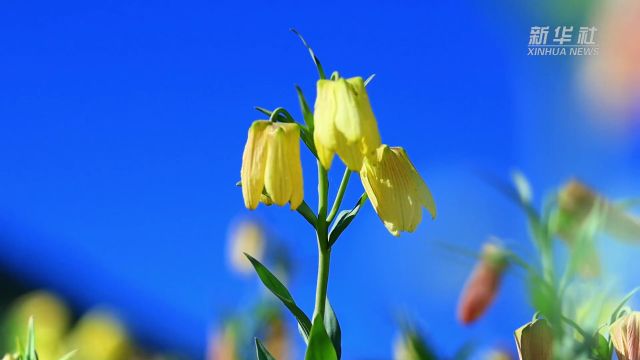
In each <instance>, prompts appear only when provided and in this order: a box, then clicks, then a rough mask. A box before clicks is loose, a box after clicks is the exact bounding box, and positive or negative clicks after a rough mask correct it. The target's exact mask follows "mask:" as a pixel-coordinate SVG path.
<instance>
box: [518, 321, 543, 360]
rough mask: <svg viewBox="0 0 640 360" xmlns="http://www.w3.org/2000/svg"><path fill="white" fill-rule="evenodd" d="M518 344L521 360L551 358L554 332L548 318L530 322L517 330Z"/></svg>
mask: <svg viewBox="0 0 640 360" xmlns="http://www.w3.org/2000/svg"><path fill="white" fill-rule="evenodd" d="M514 336H515V339H516V345H517V346H518V355H519V357H520V360H551V358H552V357H553V334H552V332H551V327H550V326H549V324H548V323H547V321H546V320H543V319H540V320H535V321H533V322H530V323H528V324H526V325H524V326H523V327H521V328H519V329H518V330H516V332H515V334H514Z"/></svg>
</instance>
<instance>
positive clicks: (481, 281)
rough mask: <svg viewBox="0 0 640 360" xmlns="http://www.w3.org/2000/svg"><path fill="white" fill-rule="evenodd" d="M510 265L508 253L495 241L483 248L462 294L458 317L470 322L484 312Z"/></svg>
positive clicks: (464, 321)
mask: <svg viewBox="0 0 640 360" xmlns="http://www.w3.org/2000/svg"><path fill="white" fill-rule="evenodd" d="M507 265H508V262H507V258H506V253H505V251H504V250H503V249H502V248H501V247H500V246H499V245H496V244H494V243H487V244H485V245H484V247H483V249H482V254H481V257H480V261H479V262H478V264H477V265H476V267H475V268H474V269H473V272H472V273H471V276H470V277H469V280H468V281H467V284H466V285H465V287H464V290H463V291H462V295H461V296H460V303H459V305H458V319H459V320H460V322H462V323H463V324H470V323H472V322H474V321H475V320H477V319H478V318H479V317H480V316H482V314H484V313H485V312H486V311H487V309H488V308H489V306H490V305H491V303H493V299H494V298H495V296H496V294H497V293H498V289H499V288H500V282H501V281H502V274H503V273H504V270H505V268H506V266H507Z"/></svg>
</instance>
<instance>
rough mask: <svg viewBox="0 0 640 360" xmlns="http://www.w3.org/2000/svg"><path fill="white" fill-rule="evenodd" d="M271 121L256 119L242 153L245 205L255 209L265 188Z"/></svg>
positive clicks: (241, 172) (242, 180) (242, 181)
mask: <svg viewBox="0 0 640 360" xmlns="http://www.w3.org/2000/svg"><path fill="white" fill-rule="evenodd" d="M268 125H269V121H266V120H258V121H254V122H253V124H251V127H250V128H249V134H248V138H247V143H246V144H245V146H244V152H243V154H242V169H241V170H240V180H241V183H242V197H243V198H244V205H245V206H246V207H247V208H248V209H250V210H253V209H255V208H256V207H258V204H259V203H260V195H261V194H262V190H263V188H264V167H265V160H266V151H265V149H266V136H265V134H266V131H265V130H266V129H267V126H268Z"/></svg>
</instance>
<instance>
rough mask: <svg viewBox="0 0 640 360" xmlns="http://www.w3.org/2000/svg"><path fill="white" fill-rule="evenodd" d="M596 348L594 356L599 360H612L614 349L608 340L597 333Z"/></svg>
mask: <svg viewBox="0 0 640 360" xmlns="http://www.w3.org/2000/svg"><path fill="white" fill-rule="evenodd" d="M594 341H595V346H594V348H593V353H594V354H593V355H594V358H595V359H598V360H611V357H612V356H613V349H612V347H611V344H610V343H609V340H607V339H606V338H605V337H604V336H603V335H602V334H600V333H597V334H596V335H595V339H594Z"/></svg>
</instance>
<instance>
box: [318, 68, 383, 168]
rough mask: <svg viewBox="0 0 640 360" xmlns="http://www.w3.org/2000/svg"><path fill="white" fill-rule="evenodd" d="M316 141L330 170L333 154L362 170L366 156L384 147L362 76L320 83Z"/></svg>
mask: <svg viewBox="0 0 640 360" xmlns="http://www.w3.org/2000/svg"><path fill="white" fill-rule="evenodd" d="M317 93H318V94H317V97H316V104H315V112H314V126H315V127H314V131H313V140H314V142H315V145H316V149H317V151H318V159H320V163H321V164H322V166H324V168H325V169H329V167H330V166H331V161H332V160H333V155H334V154H335V153H338V156H339V157H340V158H341V159H342V161H343V162H344V163H345V164H346V165H347V167H348V168H349V169H351V170H352V171H360V169H361V168H362V161H363V158H364V155H366V154H369V153H371V152H373V151H375V150H376V149H377V148H378V146H380V144H381V141H380V134H379V133H378V124H377V123H376V118H375V116H374V115H373V111H372V110H371V104H370V103H369V96H368V95H367V91H366V89H365V87H364V81H363V80H362V78H361V77H354V78H350V79H343V78H338V79H336V80H318V84H317Z"/></svg>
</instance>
